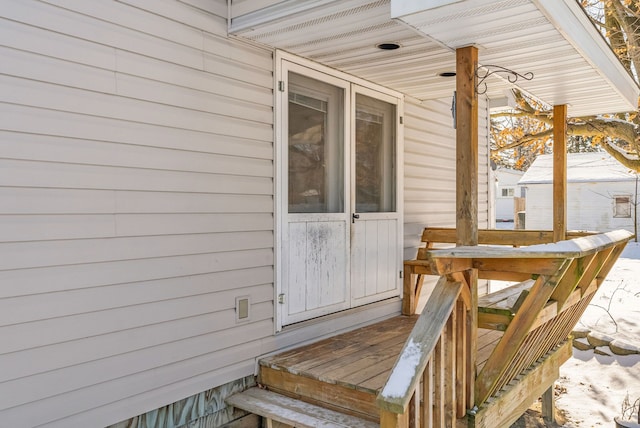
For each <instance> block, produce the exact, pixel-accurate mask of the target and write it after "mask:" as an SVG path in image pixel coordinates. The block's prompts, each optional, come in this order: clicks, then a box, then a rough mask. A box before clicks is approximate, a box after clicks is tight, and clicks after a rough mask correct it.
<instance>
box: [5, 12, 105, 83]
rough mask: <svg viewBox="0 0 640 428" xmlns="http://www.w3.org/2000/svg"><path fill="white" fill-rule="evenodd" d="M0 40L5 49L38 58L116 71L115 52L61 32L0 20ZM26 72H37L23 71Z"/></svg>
mask: <svg viewBox="0 0 640 428" xmlns="http://www.w3.org/2000/svg"><path fill="white" fill-rule="evenodd" d="M19 3H20V4H23V6H24V5H27V2H19ZM6 9H7V8H6V7H5V8H3V10H2V12H3V16H4V12H5V10H6ZM35 13H39V12H35ZM0 40H2V44H3V45H4V46H7V47H10V48H14V49H16V50H23V51H28V52H33V53H37V54H40V55H41V56H47V57H51V58H58V59H62V60H65V61H69V62H72V63H77V64H85V65H91V66H94V67H100V68H104V69H107V70H115V67H116V56H115V51H114V49H113V48H111V47H109V46H105V45H102V44H98V43H94V42H91V41H89V40H85V39H79V38H76V37H73V36H69V35H67V34H65V33H64V32H51V31H47V30H46V29H45V28H39V27H35V26H29V25H24V24H21V23H20V22H14V21H11V20H8V19H4V18H0ZM5 67H9V65H5ZM25 72H26V73H30V72H31V73H33V72H37V71H29V70H25Z"/></svg>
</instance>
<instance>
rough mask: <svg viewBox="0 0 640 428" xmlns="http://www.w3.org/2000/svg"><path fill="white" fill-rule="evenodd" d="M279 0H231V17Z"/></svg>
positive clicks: (253, 10) (273, 3) (270, 4)
mask: <svg viewBox="0 0 640 428" xmlns="http://www.w3.org/2000/svg"><path fill="white" fill-rule="evenodd" d="M279 2H280V0H232V1H231V17H232V18H235V17H237V16H241V15H244V14H247V13H250V12H255V11H258V10H260V9H262V8H265V7H268V6H273V5H275V4H277V3H279Z"/></svg>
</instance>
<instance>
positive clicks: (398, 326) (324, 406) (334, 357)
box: [227, 229, 632, 428]
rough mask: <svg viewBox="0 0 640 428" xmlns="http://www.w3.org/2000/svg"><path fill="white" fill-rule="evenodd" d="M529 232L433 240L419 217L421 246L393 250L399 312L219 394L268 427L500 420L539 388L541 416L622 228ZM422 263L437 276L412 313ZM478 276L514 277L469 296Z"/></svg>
mask: <svg viewBox="0 0 640 428" xmlns="http://www.w3.org/2000/svg"><path fill="white" fill-rule="evenodd" d="M499 232H503V231H499ZM436 233H437V234H439V238H438V239H442V241H444V242H449V241H448V238H447V237H448V236H450V237H455V231H454V230H452V231H450V232H447V233H448V234H445V231H444V230H442V229H438V230H436ZM536 234H538V235H539V236H537V235H536ZM536 234H533V233H528V234H525V235H523V236H524V238H522V239H520V240H516V239H513V238H516V235H510V236H508V238H512V239H513V240H510V245H505V244H507V242H505V237H504V236H502V235H493V234H487V233H485V235H486V238H487V240H488V242H484V244H489V246H473V247H455V248H442V249H434V248H433V246H432V245H431V243H432V242H436V241H435V240H434V239H433V236H434V235H433V234H432V233H431V231H429V230H427V229H425V232H424V234H423V241H424V242H426V243H427V246H426V247H425V248H422V249H421V250H420V251H419V252H418V257H417V258H416V260H409V261H405V275H404V293H403V313H404V315H402V316H397V317H394V318H390V319H386V320H383V321H380V322H378V323H376V324H372V325H368V326H365V327H362V328H359V329H355V330H353V331H349V332H345V333H341V334H337V335H335V336H333V337H329V338H327V339H324V340H321V341H319V342H316V343H312V344H309V345H306V346H302V347H300V348H296V349H292V350H289V351H285V352H282V353H279V354H276V355H272V356H268V357H265V358H262V359H261V360H260V361H259V373H258V382H259V384H260V385H261V386H262V388H264V389H262V388H255V389H251V390H248V391H246V392H243V393H240V394H238V395H234V396H232V397H230V398H229V399H228V400H227V402H228V403H229V404H231V405H233V406H235V407H239V408H242V409H245V410H247V411H249V412H252V413H256V414H259V415H262V416H263V417H265V418H266V420H267V426H268V427H269V428H271V427H279V426H281V425H279V424H284V426H285V427H286V426H294V427H307V426H309V427H312V426H313V427H315V426H319V427H344V426H349V427H354V428H355V427H361V426H362V427H374V426H380V427H383V428H409V427H411V428H427V427H429V428H431V427H438V428H444V427H454V426H458V427H460V426H468V427H472V428H497V427H499V428H504V427H508V426H510V425H511V424H512V423H513V422H515V421H516V420H517V418H518V417H519V416H520V415H521V414H522V413H523V412H524V411H525V410H526V409H527V408H528V407H529V406H530V405H531V403H533V402H534V401H535V400H536V399H537V398H538V397H540V396H542V398H543V414H544V415H545V417H547V416H549V417H551V416H552V415H553V382H554V381H555V380H556V379H557V378H558V377H559V367H560V366H561V365H562V363H563V362H565V361H566V360H567V359H568V358H569V357H570V356H571V351H572V348H571V342H570V340H569V335H570V333H571V330H572V328H573V326H575V324H576V323H577V322H578V320H579V318H580V315H581V314H582V313H583V312H584V310H585V309H586V306H587V305H588V304H589V302H590V300H591V299H592V298H593V296H594V294H595V292H596V291H597V289H598V286H599V285H600V284H601V283H602V281H604V278H605V277H606V275H607V273H608V272H609V270H610V269H611V267H612V266H613V264H614V263H615V261H616V259H617V258H618V256H619V255H620V253H621V252H622V250H623V249H624V246H625V245H626V243H627V241H628V240H629V239H630V238H631V237H632V234H631V233H629V232H626V231H615V232H609V233H606V234H593V235H591V234H587V235H589V236H584V237H575V238H573V239H570V240H567V241H562V242H558V243H551V244H548V245H542V244H540V242H546V240H547V239H548V237H547V235H545V234H543V233H538V232H536ZM536 239H537V240H538V244H537V245H536V244H535V243H536ZM481 243H482V242H481ZM531 244H534V245H531ZM425 275H435V276H439V279H438V282H437V284H436V285H435V288H434V289H433V291H432V292H431V294H430V295H429V297H428V299H427V300H426V304H425V306H424V308H423V310H422V312H421V314H420V315H418V314H416V306H417V301H418V299H419V297H420V291H421V288H422V283H423V281H424V276H425ZM479 278H481V279H498V280H504V281H511V282H513V281H515V282H517V284H514V285H512V286H510V287H508V288H506V289H504V290H501V291H499V292H496V293H492V294H490V295H487V296H478V287H477V280H478V279H479ZM351 418H353V419H351ZM378 424H379V425H378Z"/></svg>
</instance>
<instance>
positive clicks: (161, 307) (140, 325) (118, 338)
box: [0, 284, 273, 385]
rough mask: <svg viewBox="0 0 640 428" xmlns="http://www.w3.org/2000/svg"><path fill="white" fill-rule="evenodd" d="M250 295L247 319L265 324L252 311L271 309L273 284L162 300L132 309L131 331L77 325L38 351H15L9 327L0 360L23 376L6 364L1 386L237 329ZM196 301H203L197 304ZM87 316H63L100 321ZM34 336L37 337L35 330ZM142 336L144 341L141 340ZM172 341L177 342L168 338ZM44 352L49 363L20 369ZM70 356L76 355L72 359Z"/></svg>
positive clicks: (127, 311) (114, 312)
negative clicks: (241, 301) (86, 330)
mask: <svg viewBox="0 0 640 428" xmlns="http://www.w3.org/2000/svg"><path fill="white" fill-rule="evenodd" d="M249 292H251V293H254V294H255V297H254V294H252V297H253V299H252V304H251V319H252V320H254V321H255V320H256V319H267V318H269V317H272V316H273V312H271V313H268V314H264V315H263V317H262V318H260V316H257V315H256V314H254V309H255V307H257V306H260V305H261V304H263V305H266V306H268V307H270V309H271V310H273V307H272V302H271V300H272V297H273V286H272V285H271V284H267V285H260V286H253V287H251V286H247V287H242V288H238V289H235V290H229V291H223V292H217V293H208V294H202V295H198V296H189V297H184V298H172V299H170V300H166V301H158V302H151V303H146V304H138V305H135V306H136V307H137V308H138V309H139V311H140V315H135V316H134V317H133V318H132V319H130V320H129V322H128V323H127V324H129V325H131V326H132V327H130V328H128V329H127V330H126V331H122V330H112V331H106V332H104V333H101V334H96V335H92V336H81V335H80V333H81V331H82V330H83V328H82V327H81V326H78V327H76V328H75V329H73V330H72V331H71V332H69V333H67V335H68V336H69V337H70V338H71V339H70V340H69V341H67V342H65V343H64V344H62V343H57V344H56V343H50V342H48V341H45V343H43V344H42V345H41V346H37V347H32V348H19V347H17V346H16V344H18V343H20V341H19V339H18V340H12V334H11V333H12V331H14V330H19V329H12V328H11V326H8V327H3V328H2V330H3V336H4V337H3V339H5V340H6V341H7V344H8V345H9V348H8V349H12V351H10V352H6V353H3V354H1V355H0V360H1V361H3V362H7V363H12V364H17V366H16V367H23V368H24V371H23V372H21V373H22V374H15V373H14V372H13V370H12V369H11V367H14V366H13V365H11V366H8V365H4V366H2V368H0V378H1V379H2V381H4V380H8V379H17V378H19V377H22V376H27V375H30V374H34V373H38V372H45V371H48V370H51V369H53V368H54V365H57V364H60V366H59V367H66V366H69V365H72V364H76V363H78V364H80V363H82V362H84V361H91V360H93V359H99V358H103V357H106V356H112V355H116V354H118V353H125V352H130V351H132V350H134V349H142V348H145V347H148V346H155V345H154V344H156V345H157V344H162V343H168V342H171V341H173V340H179V339H180V338H185V337H192V336H195V335H199V334H205V333H208V332H212V331H217V330H220V329H221V328H222V327H221V326H220V324H221V323H222V324H224V323H227V324H230V326H233V325H234V324H235V297H236V296H239V295H243V293H249ZM216 296H217V299H216ZM198 299H201V301H199V300H198ZM130 306H134V305H129V307H127V306H124V307H120V308H111V309H109V308H107V309H104V311H105V312H108V313H110V314H112V316H118V315H126V314H130V313H131V308H130ZM154 312H157V314H155V315H154ZM224 313H226V315H224V316H223V321H224V322H222V321H221V320H218V322H216V323H213V324H210V323H209V321H211V316H212V314H224ZM85 314H86V313H85ZM87 315H89V314H86V315H85V316H82V315H67V317H74V318H75V319H83V320H88V321H91V320H93V319H96V320H97V319H101V318H104V317H101V316H100V315H99V314H94V316H93V317H91V316H87ZM192 318H199V319H198V321H199V322H198V323H197V324H196V320H192ZM216 319H217V318H216ZM168 323H170V324H171V325H174V324H175V325H176V328H175V331H171V332H169V331H166V330H169V329H171V330H174V329H173V328H171V327H169V325H170V324H168ZM33 324H34V326H33V327H32V329H35V328H36V327H35V326H36V325H37V324H38V323H33ZM123 324H124V323H123ZM185 326H191V327H193V328H194V329H195V332H193V331H192V330H185V329H182V328H177V327H185ZM162 329H164V330H165V331H166V333H165V334H162ZM199 330H202V332H201V333H198V331H199ZM33 334H38V333H37V332H35V331H34V332H33ZM145 336H148V337H147V338H145ZM174 336H176V337H175V338H174V339H172V337H174ZM136 338H137V340H136ZM65 349H66V350H67V360H66V362H65V360H64V353H65ZM44 351H51V354H50V356H51V360H50V361H47V362H44V361H42V362H38V363H37V364H33V366H32V367H31V368H29V367H28V365H24V366H21V365H20V364H19V360H20V356H22V357H25V358H26V357H28V356H31V357H33V359H32V360H31V361H33V362H35V361H38V358H41V357H42V356H43V355H45V354H43V352H44ZM71 354H73V355H74V356H71ZM83 355H84V356H83ZM89 355H93V357H91V358H89ZM48 356H49V355H48ZM47 360H49V358H47ZM56 360H58V362H56ZM52 364H53V365H52ZM2 381H0V382H2ZM0 385H1V383H0Z"/></svg>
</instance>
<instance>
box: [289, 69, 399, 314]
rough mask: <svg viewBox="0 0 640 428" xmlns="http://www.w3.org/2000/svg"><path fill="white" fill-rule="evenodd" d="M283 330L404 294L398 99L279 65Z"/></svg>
mask: <svg viewBox="0 0 640 428" xmlns="http://www.w3.org/2000/svg"><path fill="white" fill-rule="evenodd" d="M279 80H280V83H279V87H280V89H281V92H280V97H279V102H278V103H277V108H279V109H280V113H281V117H280V120H279V131H278V134H279V138H278V140H279V144H278V149H279V150H278V155H277V164H278V165H279V168H278V169H279V174H278V177H279V178H280V186H278V190H279V194H278V195H279V197H280V198H279V213H280V214H279V222H278V223H279V249H280V252H279V254H280V263H279V266H278V281H277V283H278V323H277V324H278V327H281V326H283V325H288V324H293V323H296V322H300V321H305V320H308V319H311V318H315V317H319V316H323V315H327V314H330V313H333V312H338V311H341V310H344V309H349V308H351V307H355V306H359V305H363V304H367V303H371V302H374V301H378V300H382V299H385V298H388V297H393V296H397V295H398V294H399V289H400V288H399V284H400V281H399V272H400V266H401V261H402V260H401V236H402V234H401V224H400V223H401V222H400V217H399V213H398V209H397V208H398V206H399V205H400V203H399V199H398V198H399V191H398V179H397V176H398V162H399V159H398V155H397V154H398V146H397V140H398V138H397V137H398V128H399V125H398V118H399V114H398V98H397V97H392V96H390V95H388V94H384V93H380V92H376V91H373V90H371V89H367V88H365V87H361V86H357V85H354V84H352V83H351V82H349V81H348V80H345V79H343V78H339V77H336V76H334V75H331V74H327V73H323V72H321V71H318V70H314V69H310V68H308V67H305V66H303V65H300V64H298V63H295V62H290V61H286V60H282V61H281V67H280V68H279Z"/></svg>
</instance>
